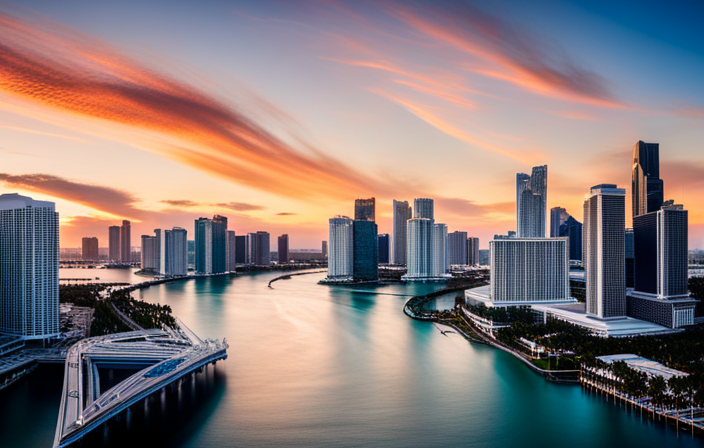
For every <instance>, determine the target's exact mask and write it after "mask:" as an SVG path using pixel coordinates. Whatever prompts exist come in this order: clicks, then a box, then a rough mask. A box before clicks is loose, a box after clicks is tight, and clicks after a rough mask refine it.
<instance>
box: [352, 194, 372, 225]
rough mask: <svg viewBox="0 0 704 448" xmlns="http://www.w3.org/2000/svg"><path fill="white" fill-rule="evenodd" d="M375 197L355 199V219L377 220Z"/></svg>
mask: <svg viewBox="0 0 704 448" xmlns="http://www.w3.org/2000/svg"><path fill="white" fill-rule="evenodd" d="M375 202H376V200H375V199H374V198H369V199H355V201H354V220H355V221H372V222H375V221H376V214H375V210H374V208H375Z"/></svg>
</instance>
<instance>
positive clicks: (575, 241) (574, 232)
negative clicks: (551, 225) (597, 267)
mask: <svg viewBox="0 0 704 448" xmlns="http://www.w3.org/2000/svg"><path fill="white" fill-rule="evenodd" d="M558 236H560V237H567V238H568V239H569V244H570V260H580V261H581V260H582V223H581V222H579V221H577V220H576V219H574V217H572V216H568V218H567V220H565V222H564V223H563V224H562V225H561V226H560V230H559V232H558Z"/></svg>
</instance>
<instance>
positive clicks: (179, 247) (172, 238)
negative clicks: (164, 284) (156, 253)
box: [161, 227, 188, 277]
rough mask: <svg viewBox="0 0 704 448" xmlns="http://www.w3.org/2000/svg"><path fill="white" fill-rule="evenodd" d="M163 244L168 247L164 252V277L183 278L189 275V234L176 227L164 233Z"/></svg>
mask: <svg viewBox="0 0 704 448" xmlns="http://www.w3.org/2000/svg"><path fill="white" fill-rule="evenodd" d="M162 241H163V244H164V245H165V246H166V247H165V250H163V251H162V253H163V254H164V262H163V263H162V266H163V270H162V272H161V274H162V275H165V276H168V277H171V276H183V275H187V274H188V232H187V231H186V229H183V228H181V227H174V228H173V229H171V230H165V231H164V238H163V240H162Z"/></svg>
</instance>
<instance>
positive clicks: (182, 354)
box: [54, 319, 228, 447]
mask: <svg viewBox="0 0 704 448" xmlns="http://www.w3.org/2000/svg"><path fill="white" fill-rule="evenodd" d="M176 321H177V323H178V328H177V329H176V330H172V329H165V330H139V331H130V332H126V333H117V334H110V335H106V336H98V337H94V338H89V339H84V340H82V341H80V342H78V343H76V344H75V345H73V346H72V347H71V348H70V349H69V350H68V353H67V354H66V362H65V366H66V367H65V371H64V387H63V393H62V395H61V406H60V409H59V418H58V422H57V425H56V436H55V438H54V447H66V446H68V445H70V444H72V443H74V442H77V441H78V440H80V439H81V438H82V437H83V436H85V435H86V434H87V433H89V432H90V431H92V430H94V429H96V428H98V427H99V426H100V425H102V424H103V423H105V422H107V421H108V420H110V419H111V418H113V417H115V416H116V415H118V414H120V413H121V412H123V411H125V410H126V409H127V408H129V407H130V406H132V405H134V404H136V403H138V402H140V401H141V400H143V399H145V398H147V397H148V396H149V395H151V394H153V393H154V392H157V391H159V390H161V389H163V388H164V387H166V386H167V385H169V384H171V383H172V382H174V381H177V380H178V379H180V378H182V377H184V376H186V375H189V374H190V373H192V372H193V371H195V370H198V369H200V368H201V367H203V366H205V365H207V364H208V363H210V362H212V363H215V362H216V361H218V360H221V359H226V358H227V353H226V351H227V348H228V345H227V343H226V342H225V340H224V339H223V340H222V342H221V341H218V340H210V339H207V340H202V339H200V338H199V337H198V336H196V335H195V334H194V333H193V332H192V331H191V330H189V329H188V328H187V327H186V326H185V325H183V323H181V321H179V320H178V319H177V320H176ZM99 367H108V368H109V367H125V368H137V369H140V370H139V371H138V372H137V373H135V374H134V375H132V376H130V377H129V378H127V379H126V380H124V381H122V382H121V383H119V384H117V385H116V386H114V387H112V388H111V389H109V390H107V391H101V390H100V375H99V370H98V368H99Z"/></svg>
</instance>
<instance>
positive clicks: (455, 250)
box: [447, 231, 469, 266]
mask: <svg viewBox="0 0 704 448" xmlns="http://www.w3.org/2000/svg"><path fill="white" fill-rule="evenodd" d="M468 243H469V242H468V240H467V232H459V231H454V232H452V233H448V234H447V263H448V264H449V265H450V266H453V265H466V264H469V263H468V262H467V260H468V256H467V248H468V246H469V244H468Z"/></svg>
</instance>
